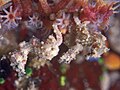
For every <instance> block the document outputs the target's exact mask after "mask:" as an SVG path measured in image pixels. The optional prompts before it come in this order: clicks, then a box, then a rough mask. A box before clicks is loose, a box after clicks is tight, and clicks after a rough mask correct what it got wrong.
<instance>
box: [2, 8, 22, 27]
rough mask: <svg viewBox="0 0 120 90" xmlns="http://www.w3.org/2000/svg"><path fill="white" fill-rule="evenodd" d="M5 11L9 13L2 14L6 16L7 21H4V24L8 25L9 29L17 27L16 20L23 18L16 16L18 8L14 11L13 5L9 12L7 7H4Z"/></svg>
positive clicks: (3, 16)
mask: <svg viewBox="0 0 120 90" xmlns="http://www.w3.org/2000/svg"><path fill="white" fill-rule="evenodd" d="M3 11H4V12H5V13H6V14H7V15H0V17H1V18H5V21H3V23H2V24H3V25H6V26H7V27H8V29H11V28H16V27H17V26H18V23H17V22H16V21H17V20H21V19H22V18H21V17H18V16H16V14H17V11H18V8H17V9H16V10H15V11H13V8H12V6H11V7H10V10H9V12H8V11H7V10H6V9H3Z"/></svg>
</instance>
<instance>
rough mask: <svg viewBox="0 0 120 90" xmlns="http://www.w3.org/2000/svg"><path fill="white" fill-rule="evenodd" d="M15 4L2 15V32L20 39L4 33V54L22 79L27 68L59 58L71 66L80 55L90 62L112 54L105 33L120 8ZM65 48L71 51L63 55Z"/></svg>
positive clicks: (62, 2) (34, 0) (74, 0)
mask: <svg viewBox="0 0 120 90" xmlns="http://www.w3.org/2000/svg"><path fill="white" fill-rule="evenodd" d="M51 2H52V5H51ZM12 3H13V4H12V5H11V6H10V10H9V12H8V11H7V9H8V8H3V11H1V12H0V13H1V14H0V30H6V29H7V28H8V29H9V30H10V31H11V29H13V31H14V30H15V32H12V33H14V34H15V35H16V36H11V38H16V39H11V38H9V39H11V40H9V39H8V38H6V36H4V34H3V33H1V36H2V37H0V50H1V54H2V55H3V53H2V51H4V52H5V54H6V56H9V57H10V62H11V66H12V67H13V69H14V70H16V72H18V76H22V75H24V74H26V73H25V67H26V66H30V67H32V68H35V69H39V68H40V67H42V66H45V65H46V64H47V65H48V63H49V62H50V61H51V60H53V58H55V57H57V56H58V57H59V54H61V57H59V62H60V63H62V62H64V63H70V62H71V61H72V60H75V59H76V58H77V56H79V55H81V57H83V58H85V59H86V60H91V59H94V60H96V59H98V58H99V57H101V55H102V54H103V53H105V52H107V51H108V50H109V49H108V48H107V46H106V44H105V43H106V40H107V39H106V37H105V36H104V35H103V33H105V30H106V28H108V27H109V18H110V16H111V15H113V14H114V13H116V11H117V8H119V6H120V5H119V4H118V5H116V6H114V5H115V4H116V2H112V3H106V2H104V0H95V1H94V0H57V1H55V0H54V1H50V0H12ZM13 7H14V9H15V10H13ZM117 12H118V11H117ZM4 13H6V15H4ZM19 21H20V22H19ZM6 32H7V33H8V32H9V31H6ZM6 32H5V34H6ZM21 38H23V39H22V40H21ZM19 40H20V41H19ZM62 45H64V46H66V47H67V50H66V51H64V52H62V53H59V51H60V50H61V46H62ZM8 46H9V47H8ZM10 46H14V47H15V48H14V49H12V48H10ZM6 47H7V50H5V48H6ZM8 48H10V50H9V49H8ZM63 49H64V48H63ZM8 53H9V54H8ZM31 84H32V85H33V88H34V84H33V83H31Z"/></svg>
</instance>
